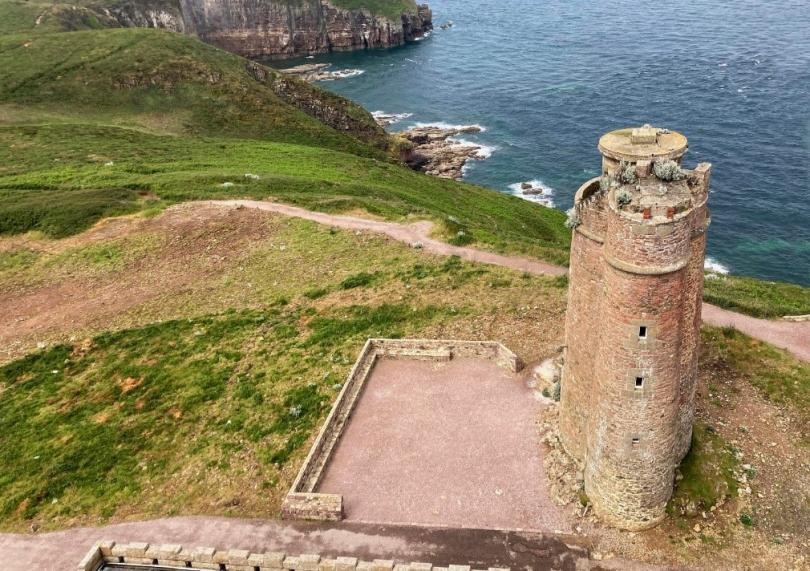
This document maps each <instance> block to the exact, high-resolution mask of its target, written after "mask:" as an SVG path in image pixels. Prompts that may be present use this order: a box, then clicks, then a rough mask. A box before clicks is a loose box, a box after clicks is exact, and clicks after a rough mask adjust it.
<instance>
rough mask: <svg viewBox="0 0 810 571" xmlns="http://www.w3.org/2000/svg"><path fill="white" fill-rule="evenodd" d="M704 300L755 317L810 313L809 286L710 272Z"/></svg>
mask: <svg viewBox="0 0 810 571" xmlns="http://www.w3.org/2000/svg"><path fill="white" fill-rule="evenodd" d="M703 299H705V300H706V301H708V302H709V303H713V304H715V305H719V306H720V307H725V308H727V309H733V310H735V311H740V312H742V313H746V314H748V315H753V316H755V317H781V316H783V315H807V314H810V287H805V286H800V285H797V284H790V283H781V282H768V281H763V280H758V279H754V278H747V277H743V276H729V275H721V274H707V277H706V282H705V287H704V294H703Z"/></svg>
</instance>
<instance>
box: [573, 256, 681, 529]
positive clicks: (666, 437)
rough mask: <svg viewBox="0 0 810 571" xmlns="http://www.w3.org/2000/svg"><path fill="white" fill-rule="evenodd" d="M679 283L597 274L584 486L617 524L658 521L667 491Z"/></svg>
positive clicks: (676, 277)
mask: <svg viewBox="0 0 810 571" xmlns="http://www.w3.org/2000/svg"><path fill="white" fill-rule="evenodd" d="M683 281H684V271H683V270H681V271H679V272H673V273H669V274H665V275H661V276H658V275H652V276H651V275H638V274H632V273H628V272H624V271H621V270H618V269H616V268H614V267H612V266H607V267H606V269H605V298H604V301H603V303H602V311H601V314H600V321H601V323H600V329H601V335H600V339H601V340H602V343H601V344H600V345H599V348H598V351H597V359H596V373H595V378H596V380H597V383H596V385H595V387H594V395H593V401H594V403H593V406H592V408H591V411H590V418H591V420H592V425H591V427H590V430H589V440H588V452H587V462H586V467H585V489H586V492H587V494H588V498H589V499H590V500H591V502H592V503H593V505H594V509H595V510H596V512H597V513H598V514H600V515H601V516H602V517H603V518H604V519H605V520H607V521H608V522H610V523H613V524H614V525H617V526H620V527H645V526H647V525H650V524H653V523H655V522H656V521H658V520H660V519H661V518H662V517H663V515H664V507H665V505H666V502H667V501H668V500H669V498H670V496H671V494H672V484H673V476H674V469H675V465H676V462H675V460H674V449H675V443H676V427H677V406H676V403H677V401H678V397H679V394H680V393H679V373H678V371H679V358H678V354H679V348H680V314H681V305H682V300H683V285H684V284H683ZM640 326H645V327H647V339H646V340H641V339H639V334H638V331H639V327H640ZM637 378H640V379H641V383H642V386H641V387H636V379H637Z"/></svg>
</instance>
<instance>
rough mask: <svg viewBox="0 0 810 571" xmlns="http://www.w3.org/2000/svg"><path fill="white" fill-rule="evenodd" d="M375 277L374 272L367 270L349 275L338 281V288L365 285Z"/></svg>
mask: <svg viewBox="0 0 810 571" xmlns="http://www.w3.org/2000/svg"><path fill="white" fill-rule="evenodd" d="M376 278H377V276H376V274H369V273H368V272H360V273H359V274H354V275H353V276H349V277H348V278H346V279H345V280H343V281H342V282H340V289H353V288H356V287H362V286H367V285H369V284H370V283H372V282H373V281H374V280H375V279H376Z"/></svg>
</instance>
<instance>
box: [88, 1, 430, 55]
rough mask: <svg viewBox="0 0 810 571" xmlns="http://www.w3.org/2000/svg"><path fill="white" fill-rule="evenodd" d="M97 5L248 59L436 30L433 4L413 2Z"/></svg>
mask: <svg viewBox="0 0 810 571" xmlns="http://www.w3.org/2000/svg"><path fill="white" fill-rule="evenodd" d="M94 8H95V7H94ZM95 10H96V11H99V12H100V13H101V14H103V16H105V17H106V18H107V19H110V20H113V21H114V22H112V23H113V25H115V24H117V25H120V26H125V27H148V28H165V29H169V30H174V31H178V32H184V33H187V34H191V35H195V36H197V37H199V38H200V39H201V40H203V41H204V42H207V43H210V44H213V45H215V46H217V47H220V48H222V49H225V50H228V51H229V52H232V53H236V54H239V55H241V56H245V57H249V58H261V57H279V58H283V57H294V56H300V55H310V54H322V53H329V52H332V51H350V50H359V49H368V48H385V47H393V46H398V45H401V44H404V43H405V42H407V41H412V40H415V39H417V38H420V37H423V36H424V35H425V34H426V33H427V32H429V31H430V30H432V29H433V23H432V18H433V16H432V13H431V10H430V7H429V6H428V5H427V4H416V2H415V1H414V0H383V1H380V0H374V1H367V2H366V1H362V0H298V1H296V0H273V1H268V0H168V1H163V2H162V1H161V0H126V1H125V2H121V3H113V4H108V5H106V6H105V7H103V8H95Z"/></svg>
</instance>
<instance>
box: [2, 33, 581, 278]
mask: <svg viewBox="0 0 810 571" xmlns="http://www.w3.org/2000/svg"><path fill="white" fill-rule="evenodd" d="M254 67H255V66H254ZM0 68H2V69H3V70H4V74H3V75H2V76H0V141H2V144H1V145H0V193H2V196H3V201H2V206H0V232H1V233H10V232H25V231H27V230H42V231H44V232H46V233H48V234H50V235H54V236H62V235H67V234H70V233H75V232H77V231H80V230H82V229H84V228H86V227H87V226H88V225H89V224H92V223H93V222H94V221H95V220H97V219H98V218H99V217H100V216H104V215H108V214H110V213H120V212H122V211H135V210H138V209H140V208H144V207H152V208H154V206H155V204H156V202H157V201H162V202H163V203H171V202H178V201H185V200H195V199H203V198H226V197H254V198H266V197H272V198H276V199H279V200H283V201H286V202H290V203H293V204H298V205H301V206H305V207H307V208H312V209H318V210H327V211H345V210H356V209H363V210H366V211H367V212H369V213H371V214H376V215H380V216H384V217H386V218H393V219H404V218H406V217H409V216H417V217H423V218H432V219H435V220H437V221H439V222H441V221H442V220H444V219H446V218H447V217H449V216H452V217H453V218H454V219H457V220H458V221H459V222H460V224H461V225H462V226H463V227H464V230H465V234H466V235H468V236H469V237H471V238H472V239H473V240H475V241H478V242H479V243H480V244H482V245H485V246H490V247H493V248H497V249H503V250H513V251H524V252H527V253H532V254H535V255H537V256H539V257H542V258H545V259H547V260H550V261H553V262H556V263H561V264H562V263H565V261H566V259H567V247H568V242H569V235H568V232H567V231H566V230H565V229H564V228H563V226H562V220H563V218H564V216H563V215H562V213H560V212H558V211H555V210H551V209H546V208H543V207H540V206H537V205H533V204H529V203H527V202H525V201H522V200H519V199H517V198H513V197H508V196H505V195H503V194H500V193H496V192H494V191H491V190H486V189H482V188H480V187H476V186H473V185H468V184H463V183H457V182H453V181H444V180H438V179H435V178H429V177H426V176H424V175H421V174H418V173H415V172H412V171H410V170H408V169H407V168H405V167H402V166H400V165H398V164H395V163H394V162H393V160H392V159H390V158H389V156H388V154H387V152H386V149H385V148H384V147H385V134H384V133H383V132H382V131H381V130H380V129H379V128H377V127H376V125H374V122H373V119H372V118H371V116H370V115H369V114H368V113H366V112H365V111H364V110H362V109H361V108H359V107H357V106H355V105H354V104H351V103H349V102H347V101H346V100H344V99H343V98H340V97H337V96H334V95H331V94H327V93H325V92H323V91H321V90H318V89H316V88H313V87H310V86H308V85H306V84H303V83H301V82H297V81H294V80H289V79H285V80H284V81H285V84H284V85H283V86H282V87H283V89H279V88H278V86H277V85H275V83H274V82H276V81H280V80H277V79H276V74H275V72H273V71H272V70H267V69H266V68H262V69H263V70H264V73H263V77H261V78H260V79H261V80H257V79H256V77H255V76H256V75H257V74H256V73H255V72H254V73H249V71H248V69H247V62H246V61H245V60H243V59H242V58H239V57H237V56H233V55H230V54H227V53H225V52H223V51H221V50H218V49H215V48H213V47H210V46H207V45H205V44H202V43H201V42H199V41H197V40H195V39H193V38H190V37H186V36H183V35H180V34H173V33H168V32H162V31H156V30H142V29H119V30H99V31H81V32H71V33H59V34H56V33H55V34H44V35H39V36H33V37H29V36H24V35H7V36H4V37H0ZM279 93H281V96H280V95H279ZM313 101H316V102H317V103H318V107H319V108H320V109H324V108H325V109H327V110H328V113H325V115H328V116H329V117H330V118H332V119H333V120H332V123H333V124H334V125H335V126H336V127H338V128H334V127H332V126H329V125H326V124H324V123H323V122H321V121H319V120H318V118H316V117H313V116H312V115H311V114H308V113H307V112H306V111H308V110H310V108H311V103H312V102H313ZM302 109H303V110H302ZM335 117H337V119H335ZM341 117H347V118H348V119H347V121H348V123H346V121H343V120H342V119H341ZM344 123H346V124H349V125H352V126H353V128H352V129H349V130H347V129H345V128H342V125H343V124H344ZM338 129H340V130H338ZM246 175H252V176H249V177H246ZM88 198H92V200H91V202H93V205H92V207H89V206H88ZM24 210H32V211H34V212H35V214H33V215H31V216H29V217H26V218H25V219H20V217H19V213H20V212H22V211H24ZM53 210H58V211H59V212H52V211H53Z"/></svg>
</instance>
